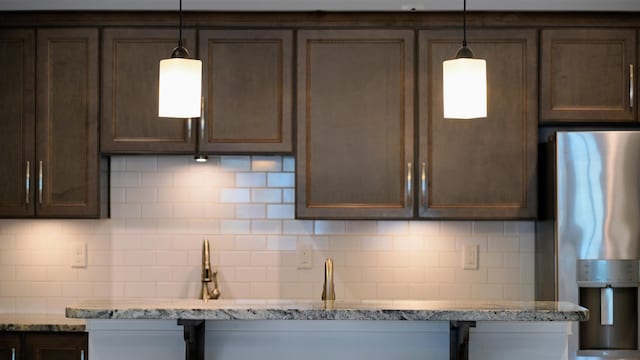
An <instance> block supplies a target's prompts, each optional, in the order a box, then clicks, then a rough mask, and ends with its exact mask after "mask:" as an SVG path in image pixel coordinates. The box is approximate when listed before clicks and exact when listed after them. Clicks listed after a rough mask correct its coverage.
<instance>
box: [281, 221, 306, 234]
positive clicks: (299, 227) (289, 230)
mask: <svg viewBox="0 0 640 360" xmlns="http://www.w3.org/2000/svg"><path fill="white" fill-rule="evenodd" d="M282 233H283V234H297V235H310V234H313V221H310V220H284V221H282Z"/></svg>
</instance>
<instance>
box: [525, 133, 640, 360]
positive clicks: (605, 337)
mask: <svg viewBox="0 0 640 360" xmlns="http://www.w3.org/2000/svg"><path fill="white" fill-rule="evenodd" d="M539 168H540V169H541V170H540V171H541V177H542V179H541V181H540V184H541V187H540V194H541V199H540V200H541V202H540V204H541V214H540V217H539V221H538V222H537V229H536V236H537V238H536V299H537V300H557V301H570V302H573V303H577V304H580V305H582V306H585V307H587V308H588V309H589V310H590V316H591V317H590V320H589V321H588V322H582V323H580V324H574V325H573V335H572V336H571V338H570V341H569V349H568V352H569V359H570V360H574V359H580V360H593V359H640V351H639V350H638V349H639V348H638V345H639V341H638V313H639V312H638V285H639V281H638V278H639V274H638V259H640V131H637V132H636V131H596V132H587V131H576V132H557V133H556V134H555V135H554V136H552V137H551V139H550V141H549V143H547V144H542V145H541V154H540V167H539Z"/></svg>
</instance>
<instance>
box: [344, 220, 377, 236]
mask: <svg viewBox="0 0 640 360" xmlns="http://www.w3.org/2000/svg"><path fill="white" fill-rule="evenodd" d="M346 231H347V233H349V234H375V233H376V232H377V231H378V222H377V221H347V222H346Z"/></svg>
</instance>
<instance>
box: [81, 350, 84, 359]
mask: <svg viewBox="0 0 640 360" xmlns="http://www.w3.org/2000/svg"><path fill="white" fill-rule="evenodd" d="M80 360H84V350H80Z"/></svg>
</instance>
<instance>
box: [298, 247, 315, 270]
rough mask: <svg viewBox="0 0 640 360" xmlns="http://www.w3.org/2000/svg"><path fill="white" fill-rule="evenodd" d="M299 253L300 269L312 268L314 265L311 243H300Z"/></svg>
mask: <svg viewBox="0 0 640 360" xmlns="http://www.w3.org/2000/svg"><path fill="white" fill-rule="evenodd" d="M297 255H298V256H297V257H298V269H311V268H312V267H313V260H312V259H313V246H312V245H311V243H309V242H300V243H298V249H297Z"/></svg>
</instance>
